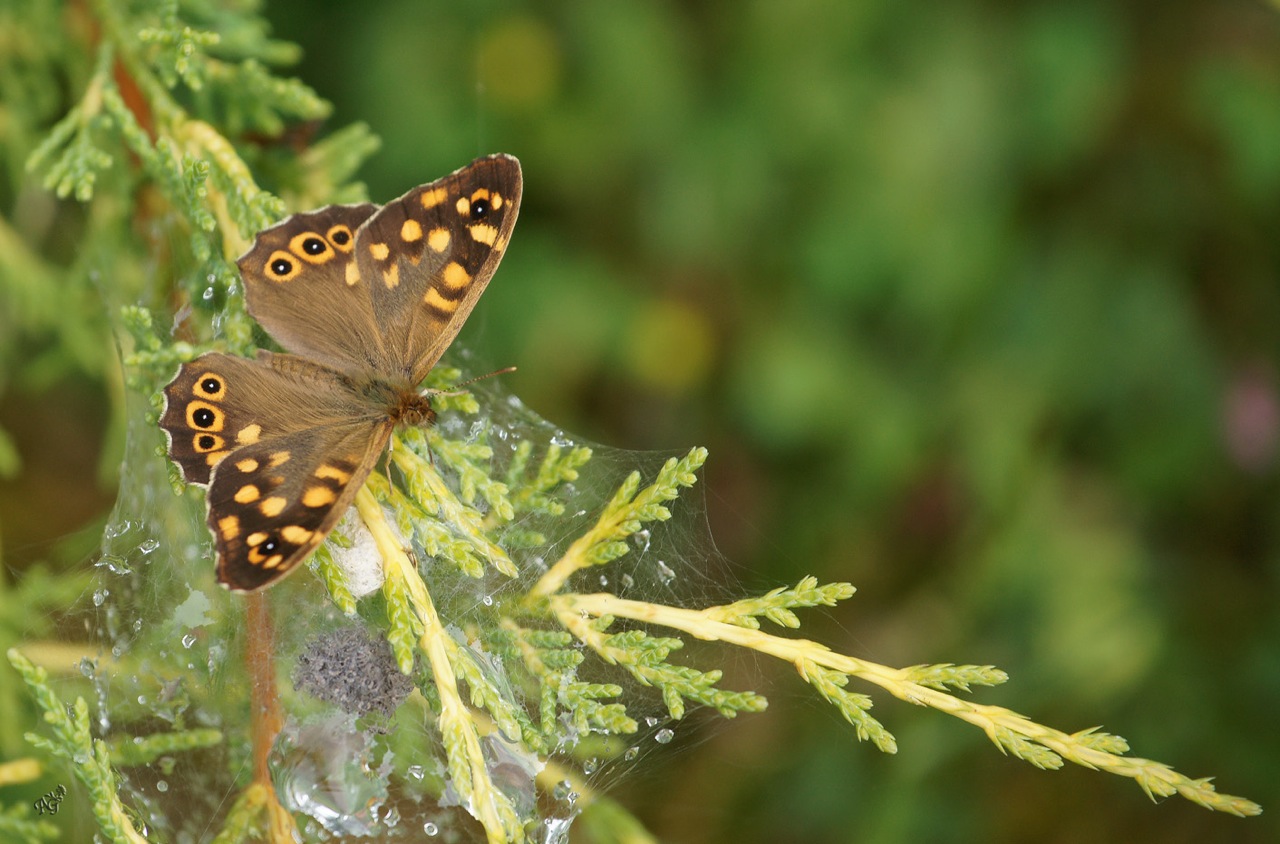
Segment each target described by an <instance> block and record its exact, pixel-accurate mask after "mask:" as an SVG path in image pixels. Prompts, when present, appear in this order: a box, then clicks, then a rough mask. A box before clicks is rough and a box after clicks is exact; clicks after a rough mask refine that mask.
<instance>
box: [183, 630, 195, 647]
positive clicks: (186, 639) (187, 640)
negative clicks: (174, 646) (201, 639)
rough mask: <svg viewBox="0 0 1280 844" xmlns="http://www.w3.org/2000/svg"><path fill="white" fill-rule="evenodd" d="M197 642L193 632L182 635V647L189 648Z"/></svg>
mask: <svg viewBox="0 0 1280 844" xmlns="http://www.w3.org/2000/svg"><path fill="white" fill-rule="evenodd" d="M195 643H196V637H195V636H194V635H192V634H191V633H188V634H187V635H185V636H183V637H182V647H184V648H189V647H191V646H192V645H194V644H195Z"/></svg>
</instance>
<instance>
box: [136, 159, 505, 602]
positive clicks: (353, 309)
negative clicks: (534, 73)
mask: <svg viewBox="0 0 1280 844" xmlns="http://www.w3.org/2000/svg"><path fill="white" fill-rule="evenodd" d="M521 185H522V182H521V175H520V163H519V162H518V161H517V160H516V159H515V158H513V157H512V156H509V155H493V156H489V157H486V158H479V159H476V160H475V161H473V162H472V163H471V164H469V165H467V166H466V167H463V168H462V169H460V170H458V171H456V172H454V173H451V174H450V175H448V176H445V177H444V178H442V179H439V180H437V181H434V182H431V183H430V184H427V185H423V186H421V187H418V188H414V189H413V190H411V191H409V192H408V193H406V194H405V195H404V196H402V197H400V198H399V199H397V200H395V201H393V202H390V203H388V204H386V205H384V206H382V207H378V206H376V205H372V204H368V203H365V204H361V205H331V206H329V207H327V208H321V209H320V210H318V211H312V212H309V213H304V214H295V215H293V216H292V217H289V218H287V219H285V220H284V221H283V222H281V223H279V224H277V225H276V226H273V227H272V228H269V229H267V230H265V231H263V232H261V233H260V234H259V235H258V236H257V238H256V240H255V241H254V244H253V247H252V248H251V249H250V250H249V251H248V252H247V253H245V255H244V256H243V257H242V258H240V259H239V261H238V262H237V264H238V266H239V268H240V274H241V277H242V278H243V280H244V294H245V301H246V304H247V307H248V311H249V314H250V315H251V316H253V318H254V319H256V320H257V321H258V323H259V324H260V325H261V326H262V327H263V328H264V329H266V331H267V333H269V334H270V335H271V336H272V337H273V338H274V339H275V340H276V342H278V343H279V344H280V346H281V347H282V348H284V350H285V351H286V352H287V354H280V353H277V352H270V351H265V350H259V351H258V353H257V357H255V358H241V357H236V356H234V355H227V354H222V353H220V352H210V353H207V354H204V355H201V356H200V357H198V358H196V359H195V360H192V361H190V362H189V363H185V364H183V365H182V367H181V368H180V369H179V370H178V374H177V375H176V376H175V377H174V379H173V381H172V382H170V383H169V385H168V386H166V387H165V388H164V397H165V404H164V412H163V413H162V414H161V416H160V427H161V429H163V431H164V433H165V436H166V438H167V440H168V450H169V456H170V457H171V458H172V459H173V461H174V462H175V463H176V464H177V465H178V467H179V469H180V470H181V471H182V476H183V478H184V479H185V480H186V481H187V482H188V483H191V484H197V485H200V486H206V487H207V488H208V489H207V493H206V502H207V505H208V524H209V528H210V530H211V531H212V532H213V537H214V542H215V545H216V548H217V558H218V560H217V575H218V580H219V582H221V583H223V584H224V585H226V586H228V587H229V588H231V589H233V590H236V591H249V590H253V589H259V588H261V587H264V586H267V585H269V584H271V583H274V582H276V581H278V580H280V579H281V578H282V577H284V576H285V575H286V574H288V573H289V572H291V571H293V570H294V569H295V568H297V566H298V564H299V563H301V562H302V561H303V560H305V559H306V558H307V556H308V555H309V554H310V553H311V552H312V551H314V550H315V549H316V547H317V546H319V544H320V543H321V542H322V541H323V540H324V538H325V536H326V535H327V534H328V533H329V531H331V530H332V529H333V526H334V525H335V524H337V522H338V520H339V519H341V518H342V516H343V514H344V513H345V512H346V511H347V508H348V507H349V506H350V505H351V503H352V501H353V500H354V499H355V495H356V493H357V492H358V491H359V489H360V487H361V486H362V485H363V484H364V481H365V479H366V478H367V477H368V475H369V472H370V471H372V469H373V468H374V466H375V465H376V464H377V462H378V460H379V458H380V457H381V455H382V454H383V452H384V451H385V450H386V447H387V444H388V442H389V440H390V438H391V434H392V432H393V431H394V430H395V429H396V427H397V426H398V425H429V424H431V423H432V422H433V421H434V420H435V411H434V410H433V409H432V407H431V399H430V395H429V394H427V393H426V392H425V391H420V390H419V385H420V384H421V383H422V380H423V378H425V377H426V375H427V373H428V372H430V371H431V368H432V367H433V366H435V364H436V362H437V361H439V360H440V356H441V355H442V354H444V351H445V349H447V348H448V347H449V345H450V343H452V342H453V339H454V337H455V336H457V334H458V331H459V329H461V328H462V324H463V323H464V322H466V319H467V316H468V315H469V314H470V313H471V310H472V308H474V307H475V304H476V301H477V300H478V299H479V298H480V294H481V293H483V292H484V289H485V287H486V286H487V285H488V283H489V279H490V278H492V277H493V273H494V271H495V270H496V269H497V267H498V262H499V261H500V260H501V259H502V254H503V252H504V250H505V249H506V246H507V243H508V241H509V239H510V237H511V230H512V227H513V226H515V222H516V214H517V213H518V212H519V210H520V193H521Z"/></svg>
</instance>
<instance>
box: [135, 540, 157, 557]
mask: <svg viewBox="0 0 1280 844" xmlns="http://www.w3.org/2000/svg"><path fill="white" fill-rule="evenodd" d="M159 547H160V540H158V539H148V540H147V541H146V542H144V543H142V544H141V545H139V546H138V550H139V551H141V552H142V553H144V554H150V553H151V552H152V551H154V550H156V549H157V548H159Z"/></svg>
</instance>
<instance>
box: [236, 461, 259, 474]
mask: <svg viewBox="0 0 1280 844" xmlns="http://www.w3.org/2000/svg"><path fill="white" fill-rule="evenodd" d="M236 468H237V469H239V470H240V471H241V472H244V473H245V474H248V473H249V472H256V471H258V461H257V460H254V459H253V458H252V457H246V458H245V459H244V460H237V461H236Z"/></svg>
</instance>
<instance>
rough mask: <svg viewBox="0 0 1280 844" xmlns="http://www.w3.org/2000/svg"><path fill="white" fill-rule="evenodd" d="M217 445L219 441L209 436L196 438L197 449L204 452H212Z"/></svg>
mask: <svg viewBox="0 0 1280 844" xmlns="http://www.w3.org/2000/svg"><path fill="white" fill-rule="evenodd" d="M217 444H218V441H217V440H215V439H214V438H213V437H211V436H209V435H208V434H205V435H204V436H201V437H196V447H197V448H199V449H201V450H203V451H212V450H213V447H214V446H215V445H217Z"/></svg>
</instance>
